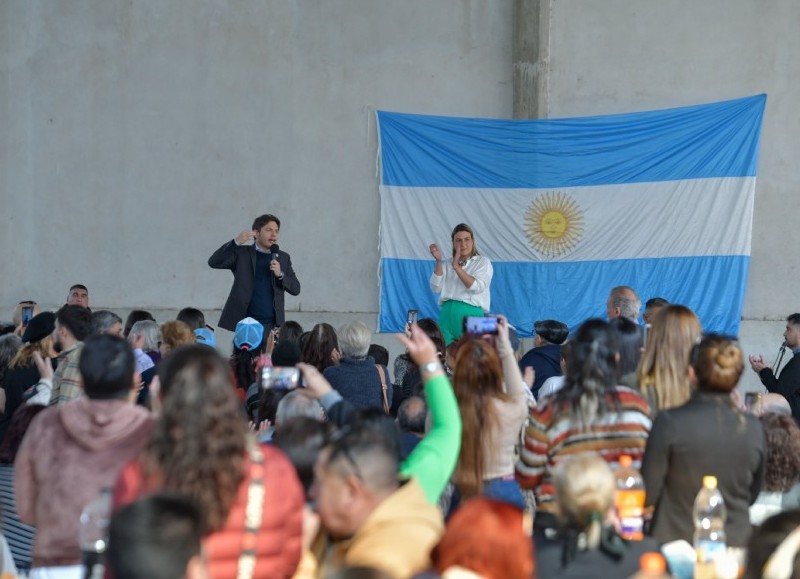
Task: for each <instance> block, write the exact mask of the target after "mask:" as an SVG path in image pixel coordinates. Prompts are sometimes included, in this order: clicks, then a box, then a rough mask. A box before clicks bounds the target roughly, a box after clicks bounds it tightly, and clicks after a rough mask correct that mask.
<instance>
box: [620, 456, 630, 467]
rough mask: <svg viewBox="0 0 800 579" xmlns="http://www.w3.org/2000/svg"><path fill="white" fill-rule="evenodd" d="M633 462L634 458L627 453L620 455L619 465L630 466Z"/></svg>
mask: <svg viewBox="0 0 800 579" xmlns="http://www.w3.org/2000/svg"><path fill="white" fill-rule="evenodd" d="M632 463H633V459H632V458H631V457H630V456H629V455H627V454H623V455H622V456H620V457H619V465H620V466H621V467H622V468H628V467H629V466H631V464H632Z"/></svg>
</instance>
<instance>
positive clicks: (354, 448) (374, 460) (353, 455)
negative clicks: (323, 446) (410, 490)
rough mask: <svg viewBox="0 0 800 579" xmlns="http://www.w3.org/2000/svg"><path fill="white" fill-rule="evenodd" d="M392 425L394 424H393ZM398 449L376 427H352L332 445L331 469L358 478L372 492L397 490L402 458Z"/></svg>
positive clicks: (356, 425)
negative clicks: (398, 471) (372, 490)
mask: <svg viewBox="0 0 800 579" xmlns="http://www.w3.org/2000/svg"><path fill="white" fill-rule="evenodd" d="M387 418H388V417H387ZM390 422H391V423H392V424H394V421H393V420H390ZM396 428H397V427H396V426H395V429H396ZM398 438H399V432H398ZM395 447H396V444H395V443H394V441H392V440H391V439H390V438H389V437H388V436H387V434H386V432H385V431H384V429H383V428H381V427H380V426H378V425H377V424H376V423H372V424H368V423H351V424H349V425H348V426H347V427H345V429H343V430H342V431H341V432H340V433H338V434H336V435H334V437H333V438H332V440H331V443H330V444H329V445H328V448H329V453H328V462H327V466H328V468H333V469H335V470H338V471H339V473H340V474H341V475H352V476H355V477H356V478H358V479H360V480H361V481H362V482H364V483H365V484H366V485H367V486H369V487H370V488H372V489H380V490H388V489H393V488H397V486H398V479H397V469H398V466H399V464H400V455H399V454H398V452H399V450H398V448H395Z"/></svg>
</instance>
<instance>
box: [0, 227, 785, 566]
mask: <svg viewBox="0 0 800 579" xmlns="http://www.w3.org/2000/svg"><path fill="white" fill-rule="evenodd" d="M279 228H280V222H279V220H277V218H275V217H274V216H271V215H265V216H260V217H259V218H257V219H256V220H255V222H254V223H253V228H252V230H247V231H244V232H242V233H241V234H239V235H238V236H237V237H236V238H235V239H233V240H232V241H229V242H227V243H226V244H225V245H223V246H222V247H221V248H220V249H219V250H217V251H216V252H215V253H214V255H213V256H212V257H211V259H210V260H209V265H211V266H212V267H215V268H225V269H229V270H231V271H232V272H233V275H234V280H235V281H234V287H233V289H232V290H231V295H230V296H229V298H228V301H227V303H226V306H225V309H224V311H223V318H222V320H221V322H220V323H221V326H222V327H225V328H229V329H231V330H232V331H233V343H232V345H231V346H232V353H231V355H230V356H229V357H223V356H222V355H221V354H220V352H219V350H218V348H217V347H218V346H220V345H221V344H217V338H216V335H215V332H214V328H213V327H212V326H210V325H208V324H206V320H205V316H204V315H203V312H202V311H200V310H198V309H196V308H185V309H184V310H182V311H181V312H180V313H179V315H178V316H177V319H175V320H161V321H160V322H159V321H157V320H156V319H155V318H154V316H153V315H152V314H151V313H150V312H147V311H144V310H133V311H131V312H130V314H129V315H128V316H127V319H126V320H123V319H122V318H121V317H120V316H119V315H117V314H115V313H114V312H111V311H107V310H99V311H93V310H91V309H90V305H89V291H88V289H87V288H86V287H85V286H83V285H76V286H74V287H72V288H70V291H69V293H68V298H67V303H66V304H65V305H64V306H63V307H60V308H59V309H58V310H57V311H56V312H48V311H39V308H38V305H37V304H36V303H35V302H33V301H23V302H20V304H19V306H17V308H16V310H15V312H14V316H15V320H14V321H15V324H14V326H13V327H12V328H11V330H12V331H10V332H9V333H8V334H7V335H4V336H2V337H0V409H2V412H3V414H2V418H1V419H0V507H1V508H2V537H0V565H2V571H7V572H11V573H19V574H26V575H29V576H30V577H40V578H45V577H47V578H50V577H53V578H58V577H74V578H78V577H83V576H84V571H85V569H84V567H85V564H86V560H87V559H86V552H87V549H88V550H91V546H89V547H87V544H86V542H85V541H81V536H82V525H85V521H86V520H87V517H83V519H82V512H83V511H84V510H85V509H87V508H88V506H89V505H95V504H97V501H98V499H99V498H102V497H108V503H109V504H108V509H109V513H110V515H111V516H110V519H111V520H110V525H109V528H108V540H107V548H106V547H105V544H106V542H104V541H101V542H102V543H103V545H101V546H97V545H95V547H96V548H97V550H99V551H104V560H105V564H106V566H107V573H108V575H109V576H112V577H116V578H117V579H128V578H130V579H133V578H144V577H149V578H164V579H174V578H178V577H187V578H204V577H212V578H228V577H241V578H252V577H257V578H273V577H276V578H280V577H285V578H292V577H295V578H298V579H310V578H323V577H324V578H340V579H345V578H350V579H354V578H360V577H364V578H383V577H388V578H397V579H405V578H412V577H416V578H420V579H426V578H427V579H435V578H439V577H441V578H454V577H468V578H483V579H506V578H512V579H516V578H520V579H523V578H531V577H540V578H547V577H598V576H602V577H629V576H631V575H633V574H634V573H636V572H637V570H639V567H640V557H641V556H642V555H643V554H645V553H650V552H656V553H657V552H659V550H660V548H661V547H662V546H663V545H665V544H669V543H672V542H675V541H687V542H688V543H690V544H691V543H692V540H693V532H694V527H693V520H692V506H693V503H694V499H695V496H696V495H697V493H698V491H699V490H700V488H701V486H702V484H703V483H702V479H703V477H704V476H706V475H713V476H715V477H716V478H717V480H718V488H719V490H720V491H721V493H722V496H723V497H724V500H725V504H726V506H727V512H728V516H727V520H726V522H725V531H726V536H727V544H728V546H731V547H742V548H746V549H747V552H748V556H747V559H746V563H745V567H744V574H745V576H746V577H760V576H761V575H762V573H764V571H765V569H769V570H770V572H771V573H773V574H772V575H770V576H773V577H792V576H794V575H793V573H795V569H798V570H800V559H798V557H797V553H798V549H800V531H798V528H800V511H799V510H797V509H798V507H800V439H799V438H798V435H800V428H798V426H797V423H796V418H797V415H796V414H794V413H793V410H795V409H796V408H798V407H800V406H798V404H797V400H795V399H794V397H796V396H800V394H798V392H800V384H798V385H797V387H794V388H793V386H792V382H791V381H792V380H794V378H793V375H794V364H792V366H791V367H790V366H788V365H787V369H789V370H790V372H789V374H786V375H785V374H784V372H785V371H784V372H779V371H778V368H768V367H767V366H766V364H762V362H763V358H761V357H751V360H750V363H751V366H752V367H753V369H754V370H755V371H757V372H758V373H759V376H760V377H761V378H762V380H763V382H764V384H765V386H766V387H767V388H768V389H769V390H770V391H772V392H774V393H773V394H765V395H763V396H762V397H761V398H760V399H758V400H756V401H753V400H751V401H750V402H749V404H747V405H746V404H743V403H742V397H741V396H739V395H738V391H737V389H736V386H737V384H738V383H739V380H740V378H741V375H742V373H743V372H744V368H745V357H744V355H743V353H742V351H741V349H740V347H739V345H738V343H737V341H736V339H735V338H732V337H726V336H719V335H715V334H704V333H703V332H702V326H701V322H702V320H699V319H698V318H697V316H696V315H695V314H694V313H693V312H692V310H691V309H690V308H689V307H686V306H684V305H678V304H670V303H668V302H667V300H665V299H662V298H655V299H651V300H650V301H649V302H647V304H646V306H645V311H644V312H643V313H644V319H645V323H646V324H647V329H648V331H647V332H646V339H645V331H644V326H642V325H640V324H639V314H640V309H641V302H640V299H639V297H638V296H637V295H636V292H635V291H634V289H633V288H631V287H627V286H619V287H616V288H612V289H611V291H610V294H609V298H608V302H607V304H606V309H607V313H608V316H607V317H608V319H607V320H604V319H589V320H586V321H585V322H584V323H582V324H580V325H579V326H578V327H576V328H568V327H567V326H566V325H565V324H563V323H561V322H559V321H558V320H555V319H550V320H541V321H539V322H537V323H536V324H535V326H534V327H535V332H536V337H535V341H534V347H533V349H532V350H530V351H528V352H523V351H522V349H521V347H520V340H519V338H518V337H517V335H516V331H515V329H514V328H513V326H512V325H511V324H510V323H509V321H508V320H507V319H506V318H505V317H504V316H503V315H502V313H493V314H492V316H491V317H492V318H493V319H494V320H495V321H494V326H493V327H492V328H491V330H489V331H487V332H486V333H484V332H482V331H481V332H469V331H467V332H465V331H464V327H463V324H462V323H461V321H460V320H461V318H462V317H463V316H483V315H484V314H487V313H488V312H487V310H488V308H489V301H488V293H487V292H488V288H489V284H490V280H491V264H490V263H489V261H488V260H487V259H485V258H482V259H476V258H478V257H481V256H480V254H479V253H478V252H477V248H476V246H475V243H474V232H473V231H472V229H471V228H469V227H468V226H466V225H464V224H461V225H459V226H458V227H456V229H455V230H454V232H453V238H452V241H453V253H452V259H451V260H443V259H442V255H441V251H440V250H439V248H438V247H436V246H435V245H434V246H431V248H430V249H431V254H432V255H433V257H434V259H435V260H436V264H435V267H434V271H433V273H432V276H431V288H432V290H433V291H437V292H441V293H443V294H444V298H445V299H444V304H443V308H442V315H443V318H442V319H440V320H438V321H437V320H433V319H430V318H427V319H422V320H418V321H416V322H413V323H409V324H408V326H407V327H406V331H405V333H403V334H400V335H398V340H400V342H401V343H402V345H403V347H404V353H403V354H402V355H400V356H398V357H397V358H396V359H395V360H394V361H391V360H389V355H388V352H387V351H386V349H385V348H381V347H379V346H377V345H375V344H372V343H371V342H372V338H373V336H372V332H371V331H370V329H369V328H368V326H366V325H365V324H364V323H363V322H358V321H357V322H352V323H348V324H345V325H343V326H342V327H340V328H338V329H335V328H333V327H332V326H331V325H329V324H327V323H322V322H321V323H319V324H316V325H314V326H313V327H312V328H303V327H302V326H301V325H300V324H298V323H297V322H296V321H293V320H289V319H286V315H285V313H284V311H283V299H282V295H283V293H284V292H290V293H296V292H299V291H300V283H299V281H298V279H297V276H296V274H295V272H294V270H293V267H292V264H291V259H290V257H289V255H288V254H286V253H285V252H282V251H281V250H280V249H279V248H278V247H277V243H276V242H277V240H278V234H279ZM251 241H252V243H250V242H251ZM259 267H260V268H262V269H263V271H262V272H261V273H257V270H258V268H259ZM254 270H255V271H254ZM482 276H483V277H482ZM484 282H485V284H484ZM458 284H461V286H459V285H458ZM476 284H478V285H477V286H476ZM265 285H267V286H269V287H266V288H265V287H264V286H265ZM248 292H249V293H248ZM256 294H258V295H256ZM279 295H280V296H281V298H280V299H278V296H279ZM450 302H456V303H450ZM23 310H24V311H25V313H24V316H23ZM554 314H556V313H555V312H554ZM795 316H796V315H795ZM795 316H790V317H789V320H788V324H787V330H786V333H785V335H784V337H785V339H786V342H787V346H788V347H789V348H791V349H792V350H793V351H800V316H797V317H795ZM554 317H556V316H555V315H554ZM790 364H791V362H790ZM770 396H773V398H770ZM623 462H624V463H625V464H626V465H627V464H628V463H630V464H631V466H632V467H634V468H637V469H640V470H641V474H642V478H643V481H644V486H645V492H646V495H645V496H646V498H645V504H646V505H647V508H648V511H647V512H648V521H647V527H648V533H647V536H646V537H645V538H644V539H643V540H630V539H626V538H623V535H622V533H621V529H620V521H619V519H618V517H617V515H616V512H615V509H614V504H615V503H614V496H615V490H616V480H615V475H614V473H615V472H616V471H617V470H618V469H619V468H620V464H621V463H623ZM82 520H83V522H82ZM84 530H85V529H84Z"/></svg>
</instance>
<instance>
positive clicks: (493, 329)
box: [464, 316, 497, 336]
mask: <svg viewBox="0 0 800 579" xmlns="http://www.w3.org/2000/svg"><path fill="white" fill-rule="evenodd" d="M464 333H465V334H472V335H473V336H483V335H485V334H497V318H496V317H495V316H464Z"/></svg>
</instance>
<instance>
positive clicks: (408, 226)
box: [380, 177, 755, 262]
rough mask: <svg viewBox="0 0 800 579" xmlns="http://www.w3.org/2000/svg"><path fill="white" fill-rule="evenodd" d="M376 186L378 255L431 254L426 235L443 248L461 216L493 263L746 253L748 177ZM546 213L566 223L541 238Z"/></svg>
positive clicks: (749, 209) (751, 180) (751, 192)
mask: <svg viewBox="0 0 800 579" xmlns="http://www.w3.org/2000/svg"><path fill="white" fill-rule="evenodd" d="M380 191H381V198H382V199H381V226H382V235H381V240H382V241H381V243H382V246H381V255H382V256H383V257H391V258H400V259H430V254H429V251H428V246H429V245H430V244H431V243H434V242H435V243H438V244H439V247H440V248H441V249H442V251H443V253H445V255H447V254H449V251H450V248H451V243H450V233H451V231H452V228H453V227H454V226H455V225H456V224H457V223H460V222H464V223H468V224H469V225H471V226H472V227H473V229H474V230H475V237H476V241H477V244H478V247H479V249H480V250H481V252H482V253H483V254H485V255H487V256H488V257H490V258H491V259H492V260H496V261H523V262H524V261H539V260H541V261H598V260H599V261H603V260H608V259H641V258H659V257H690V256H712V255H750V243H751V223H752V217H753V198H754V192H755V177H723V178H714V179H693V180H685V181H663V182H653V183H634V184H625V185H599V186H592V187H574V188H560V189H557V190H553V189H460V188H427V187H397V186H381V187H380ZM537 198H538V199H539V205H538V206H533V204H534V202H535V200H536V199H537ZM559 203H561V205H559ZM548 212H550V213H556V214H559V213H560V214H561V215H562V216H564V217H566V218H567V221H569V222H570V223H567V224H565V223H564V222H563V221H562V222H561V223H560V227H561V229H558V228H559V223H556V224H555V228H556V229H555V230H554V231H553V232H551V236H550V238H549V239H548V236H546V235H543V233H542V231H541V230H540V228H538V229H537V227H538V225H537V224H539V223H541V221H540V218H541V217H542V216H543V215H544V214H546V213H548ZM556 218H557V219H558V216H557V215H556ZM553 239H554V240H555V241H554V243H549V244H548V241H549V240H553ZM571 242H574V245H572V247H567V246H568V245H569V244H570V243H571ZM548 251H549V252H550V253H549V254H548Z"/></svg>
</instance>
